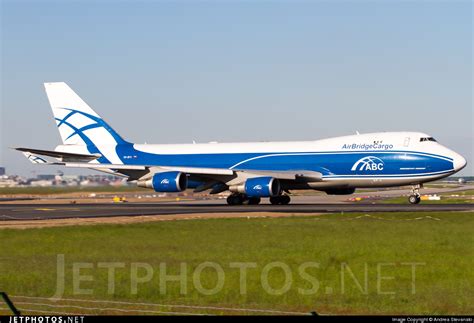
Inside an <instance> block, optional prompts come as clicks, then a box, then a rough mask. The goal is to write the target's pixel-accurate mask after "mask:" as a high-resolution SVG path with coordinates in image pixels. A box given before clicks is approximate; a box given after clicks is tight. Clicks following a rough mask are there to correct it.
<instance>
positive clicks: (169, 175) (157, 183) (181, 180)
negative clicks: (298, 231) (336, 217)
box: [137, 172, 188, 192]
mask: <svg viewBox="0 0 474 323" xmlns="http://www.w3.org/2000/svg"><path fill="white" fill-rule="evenodd" d="M137 185H138V186H139V187H144V188H151V189H153V190H155V192H182V191H184V190H185V189H186V188H187V187H188V178H187V177H186V174H184V173H181V172H163V173H156V174H154V175H153V177H152V178H151V179H149V180H146V181H138V183H137Z"/></svg>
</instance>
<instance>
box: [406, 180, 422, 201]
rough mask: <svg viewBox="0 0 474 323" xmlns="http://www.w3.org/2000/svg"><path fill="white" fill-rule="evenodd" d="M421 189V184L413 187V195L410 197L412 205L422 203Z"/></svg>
mask: <svg viewBox="0 0 474 323" xmlns="http://www.w3.org/2000/svg"><path fill="white" fill-rule="evenodd" d="M420 188H422V186H421V185H420V184H418V185H414V186H412V189H411V192H412V194H411V195H410V196H409V197H408V202H410V204H418V203H420V201H421V197H420Z"/></svg>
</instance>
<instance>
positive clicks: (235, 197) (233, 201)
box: [227, 194, 244, 205]
mask: <svg viewBox="0 0 474 323" xmlns="http://www.w3.org/2000/svg"><path fill="white" fill-rule="evenodd" d="M243 203H244V198H243V196H242V195H241V194H231V195H229V196H228V197H227V204H229V205H242V204H243Z"/></svg>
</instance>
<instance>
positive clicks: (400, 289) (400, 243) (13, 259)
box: [0, 212, 474, 314]
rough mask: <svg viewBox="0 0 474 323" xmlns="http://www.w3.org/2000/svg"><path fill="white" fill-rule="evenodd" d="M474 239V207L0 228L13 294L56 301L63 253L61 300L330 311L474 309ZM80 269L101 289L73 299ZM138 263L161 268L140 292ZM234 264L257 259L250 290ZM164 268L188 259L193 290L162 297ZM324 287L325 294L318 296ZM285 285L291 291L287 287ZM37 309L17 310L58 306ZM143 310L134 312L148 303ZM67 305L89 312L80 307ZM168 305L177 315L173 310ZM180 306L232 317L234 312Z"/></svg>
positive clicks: (0, 279)
mask: <svg viewBox="0 0 474 323" xmlns="http://www.w3.org/2000/svg"><path fill="white" fill-rule="evenodd" d="M473 237H474V213H473V212H463V213H454V212H446V213H434V212H432V213H385V214H384V213H379V214H371V215H370V216H367V215H364V214H328V215H320V216H315V217H292V218H259V219H212V220H187V221H168V222H154V223H142V224H133V225H97V226H82V227H62V228H43V229H28V230H12V229H3V230H0V241H1V244H0V286H1V287H0V289H2V290H4V291H6V292H8V293H9V294H11V295H28V296H42V297H50V296H52V295H53V294H55V290H56V259H57V255H58V254H64V255H65V277H66V279H65V292H64V297H67V298H78V299H96V300H115V301H132V302H138V301H140V302H149V303H160V304H181V305H200V306H215V307H232V308H235V307H237V308H247V309H274V310H282V311H297V312H310V311H313V310H315V311H317V312H318V313H323V314H324V313H328V314H334V313H346V314H350V313H353V314H355V313H365V314H378V313H385V314H400V313H405V314H455V313H457V314H473V313H474V305H473V304H474V303H473V302H472V300H473V299H474V270H473V268H474V238H473ZM77 262H81V263H85V267H87V268H82V269H81V272H80V273H81V274H82V275H90V276H91V277H90V278H92V279H93V281H85V280H84V281H81V282H80V287H81V288H82V289H91V292H92V294H86V295H84V294H80V293H79V294H78V293H73V288H74V286H73V280H74V279H73V272H72V267H73V263H77ZM103 262H108V263H110V262H115V263H119V264H121V265H123V266H124V268H118V269H116V273H115V279H114V281H115V290H114V291H113V293H111V292H109V291H108V284H107V282H108V276H107V273H108V272H107V270H106V269H104V268H99V263H103ZM137 262H138V263H142V264H141V265H140V266H141V267H140V268H141V269H140V270H141V271H139V274H140V275H139V276H141V277H142V276H144V275H145V273H146V271H147V270H146V268H148V269H149V268H152V269H153V275H152V277H148V278H150V280H149V281H147V282H143V283H140V284H138V285H137V289H136V294H135V293H134V292H133V291H132V289H133V288H132V285H133V284H132V281H133V279H132V278H131V276H132V275H134V273H132V269H131V268H132V267H133V266H136V265H133V264H134V263H137ZM206 262H213V263H215V265H214V266H220V267H221V268H222V272H223V273H224V275H225V276H224V277H225V278H224V282H223V285H222V288H221V289H220V290H218V291H217V292H216V293H214V294H211V295H205V294H203V292H202V290H203V289H202V288H200V287H199V286H198V285H197V284H196V283H195V275H196V272H197V268H198V267H199V265H200V264H203V263H206ZM236 262H244V263H248V262H250V263H253V264H254V265H255V267H256V268H250V269H248V270H247V277H246V280H245V281H246V287H247V291H246V293H241V289H240V288H241V286H242V285H241V283H240V282H241V278H242V277H241V276H240V274H239V270H238V269H237V268H231V265H230V264H231V263H236ZM272 262H281V263H283V264H285V265H284V266H283V267H285V266H288V268H286V267H285V268H286V269H287V270H289V273H290V274H291V277H292V279H291V280H288V282H289V283H288V282H287V284H285V280H286V279H287V278H288V277H289V276H288V272H287V273H286V275H285V274H284V273H285V271H284V269H285V268H280V267H281V266H282V265H281V264H279V265H278V266H276V265H275V268H273V269H272V270H270V271H268V275H266V276H265V277H266V278H267V279H268V285H269V286H271V288H273V290H271V291H273V292H275V290H278V289H280V290H279V292H281V294H279V295H272V294H270V293H269V292H268V290H269V289H268V287H267V288H265V287H263V286H262V275H263V272H264V271H265V269H264V267H267V269H268V268H269V266H270V265H271V264H272ZM308 262H311V263H312V264H310V265H309V267H307V268H306V271H305V273H306V274H307V275H310V277H309V278H308V276H305V275H303V274H301V271H300V270H302V269H301V265H302V264H305V263H308ZM143 263H146V264H148V265H143ZM163 263H164V264H166V271H167V273H168V274H173V273H174V274H178V273H179V272H180V270H181V269H182V268H181V267H180V266H182V265H181V263H185V264H186V265H185V266H186V267H185V270H183V271H182V272H186V273H187V276H186V277H185V279H184V282H185V285H186V288H187V291H186V292H185V293H184V294H181V293H180V283H179V282H168V283H167V290H166V292H165V291H163V290H162V291H160V274H159V273H160V264H163ZM315 263H316V265H315ZM413 263H417V265H413ZM268 264H270V265H268ZM410 264H412V265H410ZM144 266H145V267H146V268H145V267H144ZM162 266H163V265H162ZM279 266H280V267H279ZM413 266H415V267H413ZM277 267H278V268H277ZM180 268H181V269H180ZM413 268H415V271H416V278H415V282H414V285H412V283H413V275H412V273H413V272H412V269H413ZM201 269H202V268H201ZM352 275H353V276H352ZM365 275H367V279H365ZM198 277H199V282H200V284H202V287H203V288H205V289H206V288H207V289H212V288H213V287H214V286H216V283H217V282H218V279H217V274H216V270H215V269H212V268H205V269H203V270H202V271H201V274H200V275H198ZM354 278H355V279H356V280H357V282H358V283H359V284H360V285H361V286H358V285H357V282H356V281H355V280H354ZM311 279H312V280H311ZM316 280H317V284H318V285H319V287H318V288H317V289H316V288H314V289H313V290H312V291H310V289H311V288H313V287H315V286H316V285H313V284H315V281H316ZM365 283H367V288H366V287H365ZM284 286H286V287H288V286H289V289H288V290H287V291H284V290H283V287H284ZM76 287H77V286H76ZM413 287H415V288H416V290H415V291H414V290H413ZM301 289H302V290H304V291H306V292H308V294H309V295H305V294H304V293H302V292H301ZM14 300H15V301H19V300H20V301H21V299H18V298H14ZM31 302H33V301H31ZM35 302H36V301H35ZM45 302H46V301H43V303H45ZM89 305H90V304H89ZM96 305H97V304H96ZM32 306H33V305H21V306H20V305H19V307H20V308H22V307H23V308H36V309H41V308H42V309H43V310H52V308H45V307H38V306H36V305H35V306H36V307H32ZM83 306H85V305H83ZM140 306H141V305H140ZM140 306H139V305H137V306H132V308H135V309H136V308H141V309H143V308H144V307H143V306H141V307H140ZM96 307H98V306H96ZM61 309H62V311H63V312H64V311H66V310H67V311H68V312H70V313H71V312H77V311H79V312H80V310H78V309H77V308H76V309H75V308H67V307H65V308H61ZM148 309H149V308H148ZM160 309H161V310H170V311H173V310H176V308H175V307H173V306H169V307H161V308H160ZM56 310H57V309H56ZM181 310H182V311H184V310H186V311H190V312H193V313H217V314H219V313H229V311H228V310H210V309H198V310H196V309H194V310H192V309H181ZM109 312H110V313H115V312H114V311H109ZM109 312H104V311H98V310H88V311H86V313H100V314H104V313H109ZM83 313H84V312H83ZM242 313H247V312H242ZM25 314H27V313H25ZM121 314H123V313H121ZM129 314H137V313H129ZM148 314H151V313H148Z"/></svg>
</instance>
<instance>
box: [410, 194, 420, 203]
mask: <svg viewBox="0 0 474 323" xmlns="http://www.w3.org/2000/svg"><path fill="white" fill-rule="evenodd" d="M420 201H421V198H420V196H419V195H410V196H409V197H408V202H410V204H418V203H420Z"/></svg>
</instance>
